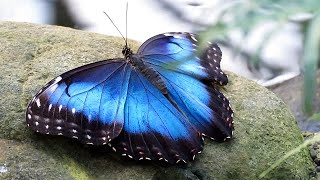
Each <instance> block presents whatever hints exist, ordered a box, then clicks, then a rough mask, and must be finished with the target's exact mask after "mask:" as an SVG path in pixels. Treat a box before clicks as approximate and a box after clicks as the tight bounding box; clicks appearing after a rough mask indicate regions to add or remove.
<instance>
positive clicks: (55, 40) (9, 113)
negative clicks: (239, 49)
mask: <svg viewBox="0 0 320 180" xmlns="http://www.w3.org/2000/svg"><path fill="white" fill-rule="evenodd" d="M123 44H124V42H123V40H122V39H121V38H115V37H109V36H105V35H100V34H95V33H89V32H84V31H78V30H73V29H69V28H64V27H57V26H44V25H36V24H28V23H13V22H0V179H2V178H4V179H6V178H8V179H152V178H154V179H172V178H175V179H177V178H178V179H256V178H257V176H258V175H259V174H260V173H261V172H262V171H264V170H265V169H267V168H268V167H269V166H270V165H271V164H272V163H274V162H275V161H276V160H277V159H279V158H280V157H282V156H283V155H284V154H285V153H286V152H288V151H289V150H291V149H293V148H295V147H297V146H298V145H299V144H300V143H302V141H303V138H302V135H301V132H300V130H299V128H298V126H297V124H296V122H295V119H294V117H293V116H292V114H291V112H290V111H289V110H288V108H287V107H286V105H285V104H284V103H283V102H282V101H281V100H280V99H279V98H277V97H276V96H275V95H274V94H273V93H272V92H270V91H268V90H267V89H265V88H264V87H261V86H259V85H257V84H256V83H254V82H252V81H249V80H246V79H244V78H242V77H239V76H236V75H234V74H232V73H229V80H230V83H229V84H228V85H227V86H225V87H224V88H222V92H223V93H224V94H225V95H226V96H228V97H229V99H230V100H231V103H232V107H233V110H234V112H235V113H234V121H235V124H234V125H235V132H234V138H233V139H232V140H231V141H228V142H226V143H216V142H213V141H211V140H206V141H205V146H204V150H203V152H202V154H200V155H198V156H197V157H196V160H195V161H194V162H192V163H189V164H187V165H184V166H181V165H180V166H163V165H162V166H160V165H159V164H157V163H154V162H135V161H130V160H128V159H126V158H121V157H120V156H118V155H117V154H115V153H113V152H112V151H111V150H110V149H109V148H108V147H105V146H100V147H92V146H87V145H82V144H80V143H78V142H77V141H76V140H73V139H67V138H64V137H53V136H48V135H40V134H36V133H34V132H32V131H31V130H30V129H29V128H28V127H27V126H26V123H25V109H26V105H27V103H28V101H29V100H30V99H31V98H32V96H33V95H35V93H36V92H37V91H38V90H39V89H40V88H41V87H42V86H43V85H44V84H45V83H47V82H48V81H50V80H51V79H53V78H54V77H56V76H58V75H59V74H61V73H63V72H65V71H67V70H70V69H73V68H75V67H78V66H81V65H84V64H87V63H90V62H94V61H98V60H102V59H109V58H116V57H122V55H121V49H122V47H123ZM130 45H131V46H132V47H133V49H137V47H138V45H139V43H136V42H131V41H130ZM313 170H314V165H313V163H312V161H311V159H310V155H309V152H308V151H307V150H306V149H304V150H302V151H301V152H300V153H298V154H296V155H294V156H292V157H290V158H289V159H288V160H286V161H285V162H284V163H282V164H281V165H280V166H279V167H278V168H276V169H275V170H274V171H272V172H271V173H270V174H269V175H268V176H267V177H266V178H265V179H309V178H310V173H312V171H313Z"/></svg>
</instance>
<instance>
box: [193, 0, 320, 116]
mask: <svg viewBox="0 0 320 180" xmlns="http://www.w3.org/2000/svg"><path fill="white" fill-rule="evenodd" d="M219 9H220V12H219V20H218V21H217V22H215V23H214V24H212V25H211V26H210V27H209V28H208V29H206V31H204V32H202V33H200V48H199V49H200V52H201V50H202V49H203V48H204V46H205V44H206V42H207V41H208V40H226V38H227V35H228V34H229V33H230V32H231V31H233V30H241V32H242V33H243V35H244V36H246V35H247V34H248V33H249V32H250V30H252V29H253V28H254V27H255V26H256V25H258V24H260V23H264V22H270V21H272V22H274V23H277V25H278V29H281V26H282V25H283V24H285V23H287V22H296V23H298V24H299V25H300V26H302V29H303V32H302V33H303V37H304V54H303V59H302V63H303V67H302V71H303V73H304V110H305V112H306V113H308V114H310V113H312V102H313V98H314V97H315V88H316V70H317V65H318V61H319V50H320V48H319V46H320V45H319V42H320V0H290V1H287V0H230V1H225V2H224V4H223V5H222V7H220V8H219ZM299 16H300V17H299ZM271 35H272V33H271V34H269V35H267V36H266V37H265V38H264V40H265V41H264V42H266V41H267V40H268V38H269V37H270V36H271ZM263 46H264V43H262V44H260V45H259V47H257V49H258V50H257V52H256V54H254V55H253V56H252V57H251V59H250V60H251V62H252V63H253V64H256V63H259V62H258V61H257V59H258V58H257V55H259V53H260V50H261V49H262V48H263ZM237 49H241V47H238V48H237Z"/></svg>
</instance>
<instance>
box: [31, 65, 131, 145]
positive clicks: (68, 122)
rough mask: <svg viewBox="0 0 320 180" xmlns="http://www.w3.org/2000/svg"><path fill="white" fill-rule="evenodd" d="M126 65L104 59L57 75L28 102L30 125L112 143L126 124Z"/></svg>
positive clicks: (98, 142)
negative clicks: (124, 116) (124, 122)
mask: <svg viewBox="0 0 320 180" xmlns="http://www.w3.org/2000/svg"><path fill="white" fill-rule="evenodd" d="M126 65H127V63H126V62H125V61H124V60H121V59H119V60H110V61H109V60H108V61H100V62H97V63H93V64H89V65H85V66H82V67H80V68H77V69H74V70H71V71H69V72H66V73H64V74H62V75H61V76H59V77H57V78H56V79H55V80H53V81H51V82H50V83H48V85H46V86H45V87H44V88H43V89H42V90H41V91H40V92H39V93H38V94H37V95H36V96H35V97H34V98H33V100H32V101H31V102H30V104H29V105H28V108H27V123H28V125H29V126H30V127H31V128H32V129H33V130H35V131H38V132H40V133H45V134H52V135H64V136H68V137H72V138H76V139H79V140H80V141H81V142H83V143H87V144H105V143H106V142H109V141H110V140H111V139H113V138H114V137H116V136H118V135H119V133H120V131H121V129H122V126H123V121H124V118H123V115H124V112H123V109H124V108H123V107H124V102H125V98H126V91H127V88H128V79H129V74H126Z"/></svg>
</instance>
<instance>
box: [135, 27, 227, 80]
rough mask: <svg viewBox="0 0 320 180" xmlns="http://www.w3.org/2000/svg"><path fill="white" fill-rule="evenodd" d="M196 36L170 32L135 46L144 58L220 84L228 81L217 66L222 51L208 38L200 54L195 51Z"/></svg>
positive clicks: (167, 67)
mask: <svg viewBox="0 0 320 180" xmlns="http://www.w3.org/2000/svg"><path fill="white" fill-rule="evenodd" d="M196 49H197V37H196V36H195V35H194V34H191V33H181V32H171V33H165V34H159V35H157V36H154V37H152V38H150V39H148V40H147V41H146V42H144V43H143V44H142V45H141V46H140V48H139V49H138V53H137V54H140V55H142V56H143V59H144V61H146V62H148V63H149V64H151V65H153V66H160V67H163V68H166V69H171V68H173V69H171V70H173V71H177V72H180V73H183V74H188V75H191V76H193V77H196V78H198V79H205V80H210V81H213V82H215V83H217V84H220V85H225V84H227V83H228V78H227V76H226V74H224V72H223V71H222V70H221V69H220V61H221V56H222V52H221V50H220V48H219V47H218V45H217V44H215V43H210V42H208V45H207V49H206V50H205V51H204V52H203V53H202V55H201V56H200V57H198V56H197V55H196Z"/></svg>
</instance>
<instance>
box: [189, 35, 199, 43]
mask: <svg viewBox="0 0 320 180" xmlns="http://www.w3.org/2000/svg"><path fill="white" fill-rule="evenodd" d="M190 37H191V39H192V40H194V41H195V42H198V40H197V39H196V38H195V37H194V36H190Z"/></svg>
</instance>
